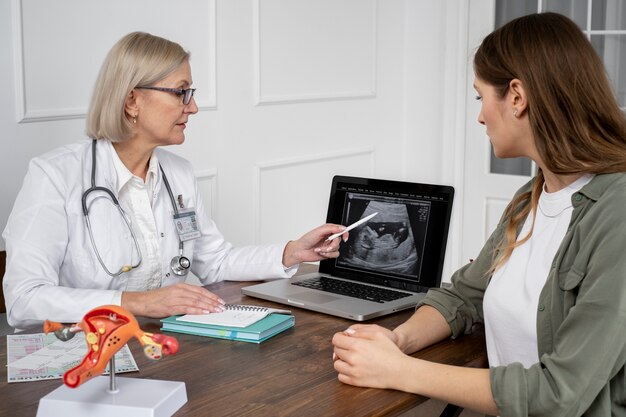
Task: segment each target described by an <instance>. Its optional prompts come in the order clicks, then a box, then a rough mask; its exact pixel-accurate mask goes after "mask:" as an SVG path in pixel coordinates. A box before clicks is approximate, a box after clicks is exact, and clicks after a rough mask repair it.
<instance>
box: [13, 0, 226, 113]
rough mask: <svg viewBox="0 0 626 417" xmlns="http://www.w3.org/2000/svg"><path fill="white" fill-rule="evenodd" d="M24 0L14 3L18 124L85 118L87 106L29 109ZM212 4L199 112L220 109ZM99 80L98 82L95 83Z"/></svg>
mask: <svg viewBox="0 0 626 417" xmlns="http://www.w3.org/2000/svg"><path fill="white" fill-rule="evenodd" d="M22 3H23V0H12V8H11V9H12V14H13V16H12V21H13V29H12V38H13V58H14V74H15V75H14V77H15V109H16V121H17V123H33V122H47V121H54V120H71V119H82V118H84V117H85V116H86V114H87V107H66V108H59V109H54V108H52V109H42V110H32V109H31V110H29V109H28V103H27V99H26V75H25V71H26V68H25V65H24V29H23V28H24V21H23V19H24V15H23V12H22ZM208 5H209V17H208V22H209V23H208V24H209V27H210V29H209V39H208V45H209V48H210V50H211V51H210V52H209V54H210V55H212V57H211V58H210V62H209V90H210V94H209V97H208V98H207V99H206V100H203V101H201V102H197V104H198V110H200V111H206V110H216V109H217V70H216V69H217V64H216V61H217V41H216V39H217V18H216V0H208ZM94 81H95V80H94Z"/></svg>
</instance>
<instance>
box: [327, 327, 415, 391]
mask: <svg viewBox="0 0 626 417" xmlns="http://www.w3.org/2000/svg"><path fill="white" fill-rule="evenodd" d="M394 338H395V337H394V334H393V332H392V331H391V330H387V329H384V328H383V327H380V326H372V325H369V326H368V325H360V326H351V327H349V328H348V329H346V330H344V331H343V332H339V333H336V334H335V335H334V336H333V339H332V343H333V345H334V349H333V360H334V367H335V370H336V371H337V372H338V374H339V375H338V378H339V380H340V381H341V382H343V383H345V384H350V385H356V386H359V387H371V388H391V389H402V386H401V381H402V378H403V376H405V375H406V371H407V369H410V367H409V362H410V361H411V359H412V358H411V357H410V356H407V355H405V354H404V353H402V351H401V350H400V349H399V348H398V346H397V345H396V343H395V341H394V340H393V339H394ZM412 377H414V375H413V376H412Z"/></svg>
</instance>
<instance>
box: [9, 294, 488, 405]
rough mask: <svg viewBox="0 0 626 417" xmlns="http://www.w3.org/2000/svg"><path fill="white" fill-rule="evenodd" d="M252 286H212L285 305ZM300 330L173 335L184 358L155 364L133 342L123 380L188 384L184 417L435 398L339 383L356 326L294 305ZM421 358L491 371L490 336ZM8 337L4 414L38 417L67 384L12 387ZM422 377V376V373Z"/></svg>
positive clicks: (229, 298)
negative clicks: (132, 363)
mask: <svg viewBox="0 0 626 417" xmlns="http://www.w3.org/2000/svg"><path fill="white" fill-rule="evenodd" d="M245 285H250V283H235V282H226V283H218V284H215V285H212V286H211V287H210V288H211V290H212V291H213V292H215V293H217V294H219V295H220V297H222V298H223V299H224V300H225V301H226V302H228V303H247V304H258V305H266V306H277V305H276V304H274V303H271V302H266V301H263V300H259V299H256V298H251V297H248V296H243V295H242V294H241V291H240V289H241V287H243V286H245ZM291 310H292V312H293V313H294V315H295V317H296V326H295V327H294V328H292V329H289V330H287V331H286V332H284V333H282V334H280V335H277V336H276V337H274V338H271V339H269V340H267V341H265V342H263V343H261V344H258V345H257V344H253V343H245V342H234V341H229V340H220V339H212V338H208V337H199V336H191V335H183V334H173V333H170V334H171V335H173V336H175V337H176V338H177V339H178V341H179V343H180V350H179V352H178V354H176V355H175V356H172V357H166V358H164V359H162V360H160V361H156V362H152V361H150V360H149V359H147V358H146V357H145V356H144V354H143V351H142V349H141V347H140V345H139V343H138V342H137V341H136V340H134V339H133V340H131V341H130V342H129V345H130V348H131V350H132V352H133V355H134V356H135V360H136V361H137V365H138V366H139V372H135V373H126V374H122V375H120V376H123V377H136V378H147V379H164V380H173V381H184V382H185V383H186V386H187V397H188V402H187V404H185V405H184V406H183V407H182V408H181V409H180V410H179V411H178V412H177V413H176V416H177V417H178V416H212V417H218V416H237V417H239V416H255V417H256V416H271V417H279V416H298V417H306V416H313V417H327V416H341V417H345V416H395V415H399V414H401V413H402V412H405V411H407V410H410V409H412V408H413V407H416V406H417V405H419V404H421V403H422V402H424V401H426V400H427V398H424V397H421V396H419V395H413V394H406V393H403V392H397V391H392V390H379V389H369V388H356V387H353V386H349V385H344V384H342V383H341V382H339V381H338V380H337V373H336V372H335V370H334V368H333V365H332V346H331V343H330V340H331V337H332V335H333V334H334V333H335V332H338V331H342V330H344V329H345V328H346V327H348V326H349V325H350V324H352V323H353V322H351V321H349V320H344V319H340V318H336V317H331V316H327V315H324V314H318V313H313V312H309V311H306V310H301V309H297V308H291ZM411 314H412V310H407V311H404V312H400V313H396V314H393V315H391V316H387V317H385V318H382V319H379V320H372V321H370V322H369V323H377V324H380V325H382V326H387V327H395V326H397V325H398V324H400V323H402V322H403V321H404V320H406V319H407V318H408V317H409V316H410V315H411ZM140 323H141V325H142V328H143V329H144V330H146V331H150V332H159V328H160V322H159V321H158V320H144V319H141V320H140ZM415 356H417V357H420V358H424V359H428V360H431V361H435V362H441V363H448V364H453V365H462V366H471V367H484V366H486V355H485V347H484V335H483V333H482V332H478V333H476V334H474V335H471V336H466V337H463V338H461V339H459V340H456V341H452V340H450V341H446V342H442V343H439V344H437V345H434V346H432V347H430V348H428V349H425V350H423V351H421V352H419V353H418V354H416V355H415ZM6 361H7V352H6V338H1V339H0V363H2V364H3V366H2V367H1V371H0V393H1V394H0V416H15V417H18V416H34V415H35V414H36V412H37V406H38V402H39V399H40V398H41V397H43V396H44V395H46V394H48V393H49V392H51V391H52V390H54V389H55V388H56V387H58V386H59V385H60V384H61V383H62V382H61V381H60V380H52V381H38V382H20V383H11V384H8V383H7V382H6V381H7V372H6V367H5V366H4V364H6ZM416 377H418V376H416Z"/></svg>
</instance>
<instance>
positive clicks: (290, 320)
mask: <svg viewBox="0 0 626 417" xmlns="http://www.w3.org/2000/svg"><path fill="white" fill-rule="evenodd" d="M161 322H162V323H163V325H162V327H161V329H162V330H164V331H170V332H176V333H186V334H192V335H197V336H208V337H216V338H220V339H229V340H239V341H243V342H253V343H261V342H263V341H265V340H267V339H269V338H270V337H272V336H274V335H276V334H278V333H280V332H283V331H285V330H287V329H289V328H291V327H293V326H294V325H295V317H294V316H292V315H291V312H290V311H289V310H279V309H273V308H267V307H260V306H249V305H232V304H230V305H227V306H226V310H225V311H224V312H222V313H210V314H187V315H184V316H171V317H167V318H165V319H162V320H161Z"/></svg>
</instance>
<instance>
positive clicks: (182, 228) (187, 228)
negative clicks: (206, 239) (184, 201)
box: [174, 208, 200, 242]
mask: <svg viewBox="0 0 626 417" xmlns="http://www.w3.org/2000/svg"><path fill="white" fill-rule="evenodd" d="M174 224H175V225H176V231H177V232H178V237H179V238H180V240H181V242H185V241H187V240H192V239H197V238H199V237H200V230H198V222H197V221H196V211H195V210H194V209H193V208H189V209H184V210H180V211H179V212H178V213H176V214H174Z"/></svg>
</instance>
